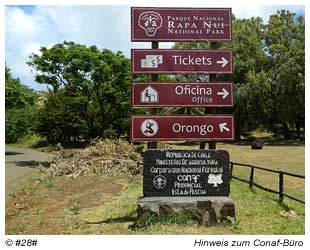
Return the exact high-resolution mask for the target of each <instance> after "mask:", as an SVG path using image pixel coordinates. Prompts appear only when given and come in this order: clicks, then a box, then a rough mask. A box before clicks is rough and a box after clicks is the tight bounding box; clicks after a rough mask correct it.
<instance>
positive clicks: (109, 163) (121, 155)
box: [47, 139, 142, 178]
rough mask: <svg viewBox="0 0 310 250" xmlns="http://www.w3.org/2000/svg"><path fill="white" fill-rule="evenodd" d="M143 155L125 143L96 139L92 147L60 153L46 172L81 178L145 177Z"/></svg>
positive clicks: (62, 150)
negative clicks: (104, 176) (94, 176)
mask: <svg viewBox="0 0 310 250" xmlns="http://www.w3.org/2000/svg"><path fill="white" fill-rule="evenodd" d="M140 162H141V156H140V154H139V153H137V152H136V151H135V147H134V145H132V144H130V143H128V142H127V141H123V140H108V139H105V140H102V139H95V140H94V141H92V143H91V144H90V146H89V147H87V148H85V149H82V150H78V151H75V152H74V153H71V154H69V157H68V154H67V151H66V150H64V149H63V148H62V147H61V146H59V152H58V153H57V155H56V156H55V158H54V160H53V163H52V164H51V165H50V167H49V168H48V170H47V174H48V175H49V176H67V177H73V178H74V177H77V176H80V175H109V176H137V175H140V174H142V164H139V163H140Z"/></svg>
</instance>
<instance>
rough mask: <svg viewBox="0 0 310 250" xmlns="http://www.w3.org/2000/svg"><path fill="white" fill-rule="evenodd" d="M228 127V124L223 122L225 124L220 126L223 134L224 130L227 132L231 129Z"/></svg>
mask: <svg viewBox="0 0 310 250" xmlns="http://www.w3.org/2000/svg"><path fill="white" fill-rule="evenodd" d="M226 126H227V122H223V123H220V124H219V128H220V130H221V132H224V130H225V131H227V132H228V131H229V128H227V127H226Z"/></svg>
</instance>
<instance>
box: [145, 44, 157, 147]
mask: <svg viewBox="0 0 310 250" xmlns="http://www.w3.org/2000/svg"><path fill="white" fill-rule="evenodd" d="M152 49H158V42H152ZM151 81H152V82H157V81H158V75H157V74H152V75H151ZM150 115H157V109H156V108H150ZM147 148H148V149H151V148H157V142H156V141H155V142H148V143H147Z"/></svg>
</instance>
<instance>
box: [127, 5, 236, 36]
mask: <svg viewBox="0 0 310 250" xmlns="http://www.w3.org/2000/svg"><path fill="white" fill-rule="evenodd" d="M231 17H232V15H231V9H230V8H149V7H148V8H143V7H132V8H131V40H132V41H231V39H232V34H231V33H232V31H231V30H232V29H231V26H232V25H231V24H232V21H231V20H232V18H231Z"/></svg>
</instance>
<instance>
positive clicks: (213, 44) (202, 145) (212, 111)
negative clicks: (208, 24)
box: [199, 42, 219, 149]
mask: <svg viewBox="0 0 310 250" xmlns="http://www.w3.org/2000/svg"><path fill="white" fill-rule="evenodd" d="M218 47H219V43H218V42H210V49H217V48H218ZM213 81H216V74H209V82H213ZM204 114H205V115H206V114H216V108H205V111H204ZM208 144H209V147H208V148H209V149H216V142H215V141H210V142H209V143H208ZM205 148H206V142H205V141H202V142H200V145H199V149H205Z"/></svg>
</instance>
